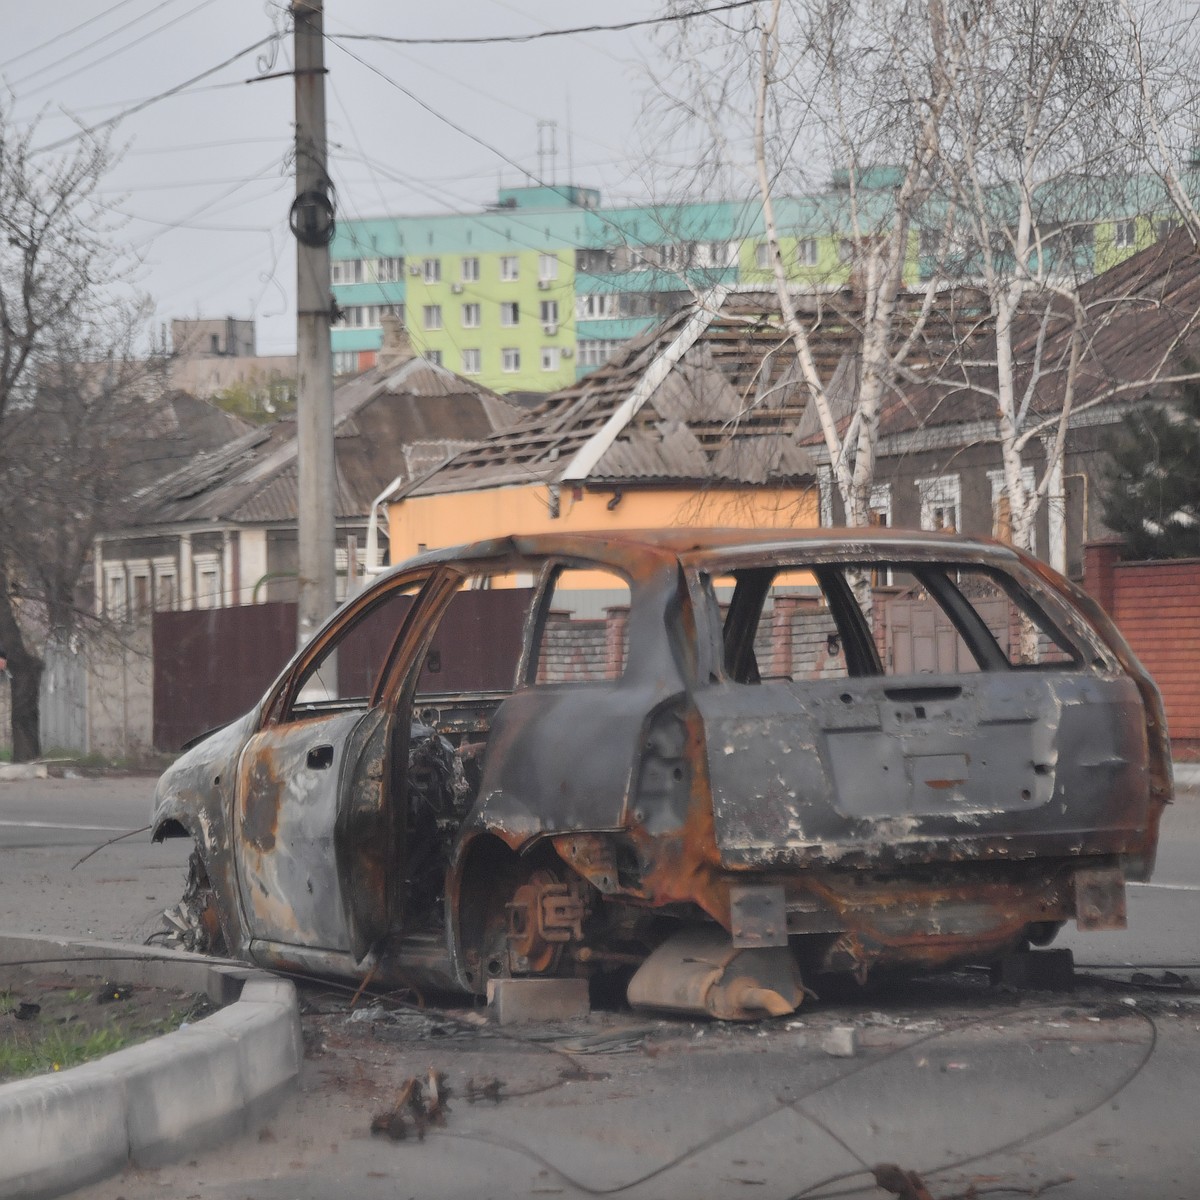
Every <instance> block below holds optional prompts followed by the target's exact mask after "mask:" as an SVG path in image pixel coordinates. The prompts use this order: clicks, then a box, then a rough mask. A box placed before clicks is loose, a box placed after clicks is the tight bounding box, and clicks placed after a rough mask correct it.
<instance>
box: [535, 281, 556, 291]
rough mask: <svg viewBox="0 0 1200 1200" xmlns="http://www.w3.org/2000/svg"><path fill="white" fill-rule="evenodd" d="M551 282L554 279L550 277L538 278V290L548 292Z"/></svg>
mask: <svg viewBox="0 0 1200 1200" xmlns="http://www.w3.org/2000/svg"><path fill="white" fill-rule="evenodd" d="M553 283H554V281H553V280H552V279H539V280H538V291H541V292H548V291H549V290H550V288H551V286H552V285H553Z"/></svg>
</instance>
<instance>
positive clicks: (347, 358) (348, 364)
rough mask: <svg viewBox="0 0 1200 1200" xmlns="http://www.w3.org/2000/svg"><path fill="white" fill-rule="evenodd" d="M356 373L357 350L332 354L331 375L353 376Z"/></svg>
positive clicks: (339, 351) (338, 351)
mask: <svg viewBox="0 0 1200 1200" xmlns="http://www.w3.org/2000/svg"><path fill="white" fill-rule="evenodd" d="M357 371H358V351H357V350H335V351H334V352H333V373H334V374H335V375H353V374H355V373H356V372H357Z"/></svg>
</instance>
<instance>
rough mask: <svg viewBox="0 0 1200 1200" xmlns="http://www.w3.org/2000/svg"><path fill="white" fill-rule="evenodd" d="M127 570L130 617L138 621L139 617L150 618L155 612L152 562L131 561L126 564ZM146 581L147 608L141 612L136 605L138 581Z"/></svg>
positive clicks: (139, 559) (141, 559) (143, 560)
mask: <svg viewBox="0 0 1200 1200" xmlns="http://www.w3.org/2000/svg"><path fill="white" fill-rule="evenodd" d="M125 570H126V572H127V574H128V577H129V589H128V593H127V595H128V600H129V615H130V617H131V618H132V619H134V620H136V619H137V618H138V617H146V616H149V615H150V614H151V613H152V612H153V611H154V573H153V571H152V570H151V569H150V560H149V559H148V558H138V559H129V560H128V561H127V562H126V563H125ZM139 579H144V580H145V581H146V608H145V610H144V611H140V610H138V609H137V607H136V606H135V604H134V600H135V599H136V597H137V581H138V580H139Z"/></svg>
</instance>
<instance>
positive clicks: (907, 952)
mask: <svg viewBox="0 0 1200 1200" xmlns="http://www.w3.org/2000/svg"><path fill="white" fill-rule="evenodd" d="M730 917H731V930H730V932H731V933H732V936H733V943H734V945H736V946H744V947H762V946H769V945H779V944H782V943H783V942H785V941H786V942H790V943H791V944H792V945H793V946H795V947H797V949H798V950H799V952H800V955H801V959H802V965H803V967H804V968H805V970H806V971H814V970H815V971H838V972H844V971H850V972H852V973H854V974H856V975H859V976H860V977H865V975H866V974H867V973H868V972H869V971H870V970H871V969H872V968H873V967H875V966H894V967H905V968H909V969H914V968H915V969H921V968H930V969H932V968H937V967H944V966H950V965H953V964H955V963H963V962H986V961H989V960H991V959H993V958H996V957H998V956H1000V955H1002V954H1004V953H1006V952H1007V951H1009V950H1010V949H1012V948H1013V947H1014V946H1017V945H1019V944H1021V943H1022V941H1023V940H1024V939H1025V938H1027V937H1031V936H1032V937H1033V938H1034V939H1035V940H1037V939H1039V937H1040V936H1044V935H1045V934H1047V933H1052V932H1053V930H1054V928H1056V927H1057V926H1058V925H1059V924H1061V923H1063V922H1065V921H1068V920H1071V919H1072V918H1074V919H1075V920H1077V922H1078V924H1079V927H1080V928H1081V929H1120V928H1124V926H1125V876H1124V871H1123V870H1122V868H1121V866H1120V865H1119V864H1118V862H1117V861H1116V860H1115V859H1111V858H1107V859H1089V860H1086V861H1083V862H1079V861H1064V860H1046V861H1037V862H1028V863H977V864H958V865H954V866H947V867H943V868H940V869H939V868H935V867H926V868H923V869H922V870H920V871H919V872H913V871H911V870H910V871H908V872H906V873H905V874H904V875H902V876H901V875H889V874H883V873H877V872H869V871H853V870H824V871H815V870H814V871H806V872H804V873H803V876H802V877H801V878H797V877H795V876H791V877H788V878H787V879H785V880H784V879H775V880H770V881H767V880H763V881H762V882H759V881H757V880H756V881H754V882H750V881H749V880H739V881H737V882H733V883H731V886H730Z"/></svg>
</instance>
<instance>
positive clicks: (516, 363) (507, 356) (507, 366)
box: [500, 346, 521, 375]
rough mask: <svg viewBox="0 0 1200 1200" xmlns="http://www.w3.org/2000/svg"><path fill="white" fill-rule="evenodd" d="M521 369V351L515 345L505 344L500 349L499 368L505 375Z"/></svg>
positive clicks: (515, 372) (513, 373)
mask: <svg viewBox="0 0 1200 1200" xmlns="http://www.w3.org/2000/svg"><path fill="white" fill-rule="evenodd" d="M520 369H521V351H520V350H519V349H518V348H517V347H516V346H505V347H504V349H503V350H501V351H500V370H502V371H503V372H504V373H505V374H506V375H515V374H517V372H518V371H520Z"/></svg>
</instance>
